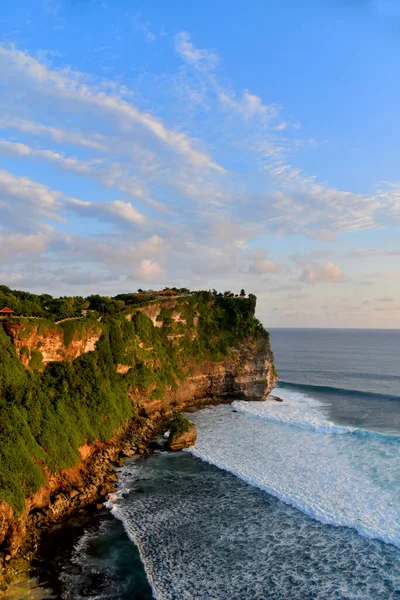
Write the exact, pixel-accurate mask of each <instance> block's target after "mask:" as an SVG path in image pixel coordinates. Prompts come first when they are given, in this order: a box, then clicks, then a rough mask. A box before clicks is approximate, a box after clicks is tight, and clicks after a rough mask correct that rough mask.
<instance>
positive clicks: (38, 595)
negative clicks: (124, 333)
mask: <svg viewBox="0 0 400 600" xmlns="http://www.w3.org/2000/svg"><path fill="white" fill-rule="evenodd" d="M235 399H237V396H233V395H227V396H225V395H221V396H216V395H215V396H210V397H206V398H201V399H197V400H196V401H195V402H194V403H193V404H189V405H187V406H185V407H181V408H182V409H183V410H184V411H185V412H187V413H193V412H197V411H198V410H201V409H202V408H206V407H208V406H217V405H219V404H231V403H232V402H233V401H234V400H235ZM269 399H271V400H274V397H273V396H269ZM168 424H169V419H168V418H167V417H166V418H163V419H160V420H153V419H149V418H146V419H145V418H140V419H138V420H137V421H134V422H132V423H130V424H129V426H128V427H127V429H126V430H125V431H124V432H122V433H121V434H120V435H119V436H118V438H116V439H114V440H112V441H110V442H108V443H107V444H101V445H99V446H98V447H97V448H95V450H94V451H93V452H92V455H91V461H90V463H89V464H87V463H86V465H85V466H86V473H85V475H86V477H85V481H82V486H81V487H82V491H81V492H80V493H78V494H76V495H74V496H73V497H72V498H69V500H70V502H71V504H70V505H69V506H68V507H67V506H66V505H62V503H61V502H60V501H59V502H58V504H59V505H60V508H61V507H62V509H61V512H60V513H59V514H58V513H57V512H55V511H54V510H53V511H52V512H48V513H47V514H46V513H44V512H43V511H39V512H38V513H37V514H36V513H35V514H33V515H30V517H29V518H28V521H27V525H26V534H25V539H24V545H23V548H21V551H20V552H19V553H18V555H17V556H16V557H12V558H10V559H9V560H6V558H4V559H3V560H4V562H3V567H2V569H1V576H0V577H2V578H3V579H0V585H1V586H2V587H0V600H13V599H14V598H15V599H18V598H20V597H21V596H20V595H18V594H21V593H22V592H23V593H24V596H23V597H24V598H26V600H30V599H32V600H42V599H43V600H45V599H46V598H52V599H59V598H61V596H60V595H58V596H57V595H56V596H54V594H53V595H51V596H48V595H46V594H47V592H46V589H43V588H41V586H40V583H41V582H40V574H42V575H43V574H44V573H45V572H47V573H48V574H49V573H51V572H52V565H51V563H50V562H49V563H48V565H47V567H48V568H47V569H46V568H45V561H44V559H43V556H44V555H45V554H46V550H45V549H46V543H47V541H46V540H48V539H49V535H50V536H51V533H52V532H53V531H55V530H57V529H61V530H64V531H67V530H68V529H69V528H70V527H74V524H75V523H78V524H79V523H80V524H81V527H84V526H85V525H88V524H90V523H91V522H93V521H94V520H96V519H98V518H99V515H103V518H106V516H107V514H109V515H110V518H112V519H114V517H112V516H111V514H110V513H109V511H108V510H107V509H105V508H104V502H105V501H106V500H107V498H108V496H109V494H110V493H112V492H115V491H116V489H117V484H118V474H117V469H118V468H119V467H122V466H123V464H124V461H125V459H126V458H128V457H131V456H134V455H139V456H142V457H143V458H144V459H145V458H146V456H149V455H151V454H153V453H154V451H156V450H158V451H167V448H166V442H165V443H164V442H162V441H161V440H162V436H163V434H164V433H165V432H166V431H167V430H168ZM87 480H91V486H90V487H89V488H87V487H85V486H86V485H87ZM75 484H76V481H75ZM74 489H76V488H74ZM55 504H57V499H55ZM130 543H131V544H133V542H132V541H131V540H130ZM67 547H68V544H67ZM6 556H7V555H6ZM143 573H145V571H144V567H143ZM38 577H39V578H38ZM146 580H147V576H146ZM50 581H51V582H52V583H53V584H55V588H56V592H57V589H60V587H59V586H60V581H59V580H58V578H57V577H56V576H54V577H53V578H51V580H50ZM57 582H58V583H57ZM43 593H44V594H45V595H43ZM26 594H27V595H26Z"/></svg>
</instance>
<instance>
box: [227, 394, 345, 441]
mask: <svg viewBox="0 0 400 600" xmlns="http://www.w3.org/2000/svg"><path fill="white" fill-rule="evenodd" d="M281 392H282V393H281ZM279 393H280V395H281V396H283V397H284V398H285V400H284V402H272V401H268V402H262V403H260V402H233V403H232V407H233V408H234V409H235V410H238V411H239V412H243V413H246V414H247V415H251V416H253V417H256V418H258V419H267V420H268V421H271V422H273V423H281V424H285V425H291V426H294V427H300V428H301V429H309V430H312V431H316V432H318V433H326V434H337V435H342V434H348V433H354V432H355V431H357V429H356V428H355V427H348V426H343V425H335V423H333V422H332V421H329V420H328V419H327V417H326V414H325V406H326V405H325V404H323V403H322V402H320V401H319V400H317V399H315V398H312V397H310V396H307V395H306V394H303V393H300V392H293V391H288V390H282V389H280V390H279Z"/></svg>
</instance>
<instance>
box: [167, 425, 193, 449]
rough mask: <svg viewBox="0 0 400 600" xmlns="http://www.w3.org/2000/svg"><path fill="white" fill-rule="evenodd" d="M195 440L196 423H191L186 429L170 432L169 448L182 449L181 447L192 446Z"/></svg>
mask: <svg viewBox="0 0 400 600" xmlns="http://www.w3.org/2000/svg"><path fill="white" fill-rule="evenodd" d="M196 440H197V429H196V425H193V424H191V425H190V428H189V429H188V430H187V431H183V432H179V431H177V432H174V433H171V435H170V437H169V439H168V449H169V450H176V451H177V450H183V448H189V446H194V444H195V443H196Z"/></svg>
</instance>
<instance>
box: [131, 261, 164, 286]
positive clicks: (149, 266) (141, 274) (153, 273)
mask: <svg viewBox="0 0 400 600" xmlns="http://www.w3.org/2000/svg"><path fill="white" fill-rule="evenodd" d="M162 274H163V270H162V268H161V267H160V265H159V264H158V263H157V262H155V261H153V260H142V261H141V263H140V265H139V266H138V268H137V269H136V271H135V277H136V278H137V279H141V280H143V281H146V282H149V281H156V280H158V279H160V277H161V276H162Z"/></svg>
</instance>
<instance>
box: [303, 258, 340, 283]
mask: <svg viewBox="0 0 400 600" xmlns="http://www.w3.org/2000/svg"><path fill="white" fill-rule="evenodd" d="M343 279H344V277H343V274H342V270H341V268H340V267H339V266H338V265H335V263H333V262H327V263H324V264H321V263H317V262H312V263H309V264H307V265H306V266H305V267H304V269H303V273H302V274H301V276H300V281H304V282H305V283H310V284H315V283H335V282H338V281H343Z"/></svg>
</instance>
